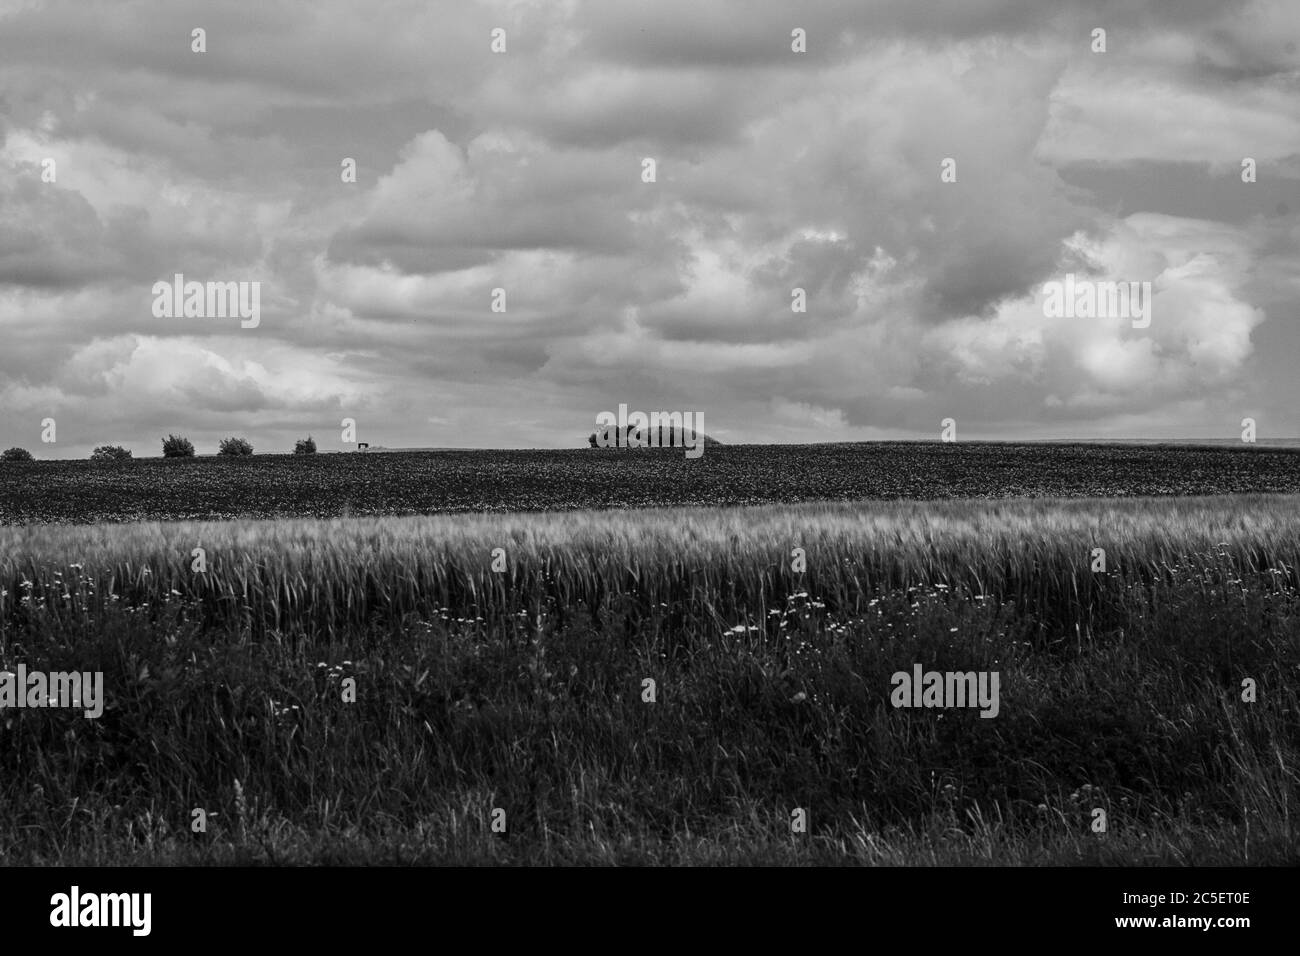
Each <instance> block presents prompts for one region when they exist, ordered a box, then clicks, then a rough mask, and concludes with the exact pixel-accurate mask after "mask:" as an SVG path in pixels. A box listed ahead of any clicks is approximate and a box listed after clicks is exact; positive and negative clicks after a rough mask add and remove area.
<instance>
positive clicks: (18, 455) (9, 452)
mask: <svg viewBox="0 0 1300 956" xmlns="http://www.w3.org/2000/svg"><path fill="white" fill-rule="evenodd" d="M35 460H36V459H35V458H33V457H32V453H31V452H29V451H28V450H27V449H26V448H6V449H5V450H4V451H2V452H0V461H35Z"/></svg>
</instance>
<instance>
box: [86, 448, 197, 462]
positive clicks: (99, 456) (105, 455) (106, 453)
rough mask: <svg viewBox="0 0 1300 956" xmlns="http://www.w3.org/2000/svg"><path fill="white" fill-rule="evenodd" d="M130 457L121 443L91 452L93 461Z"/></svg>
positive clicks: (119, 459) (118, 459)
mask: <svg viewBox="0 0 1300 956" xmlns="http://www.w3.org/2000/svg"><path fill="white" fill-rule="evenodd" d="M165 451H166V449H165V448H164V452H165ZM191 454H193V452H192V451H191ZM130 457H131V452H130V451H129V450H128V449H126V448H123V447H122V446H121V445H100V446H99V447H98V448H96V449H95V450H94V451H92V452H91V453H90V460H91V461H126V460H127V459H129V458H130Z"/></svg>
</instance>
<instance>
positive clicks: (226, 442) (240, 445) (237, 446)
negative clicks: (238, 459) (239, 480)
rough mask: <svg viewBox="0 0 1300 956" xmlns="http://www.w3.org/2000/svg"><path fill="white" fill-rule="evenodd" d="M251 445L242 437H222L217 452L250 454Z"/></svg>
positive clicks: (251, 450)
mask: <svg viewBox="0 0 1300 956" xmlns="http://www.w3.org/2000/svg"><path fill="white" fill-rule="evenodd" d="M252 453H253V446H252V445H250V444H249V443H248V441H247V440H246V439H243V438H223V439H221V447H220V449H219V450H218V454H222V455H251V454H252Z"/></svg>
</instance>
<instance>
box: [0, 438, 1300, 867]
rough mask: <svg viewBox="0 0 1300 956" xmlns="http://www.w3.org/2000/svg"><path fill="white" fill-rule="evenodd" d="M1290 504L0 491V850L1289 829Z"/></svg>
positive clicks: (963, 844) (1164, 853) (327, 853)
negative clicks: (470, 511)
mask: <svg viewBox="0 0 1300 956" xmlns="http://www.w3.org/2000/svg"><path fill="white" fill-rule="evenodd" d="M713 453H714V452H713V450H711V451H710V452H709V455H713ZM708 459H709V456H708V455H706V459H705V460H708ZM200 464H206V463H200ZM371 464H372V461H371V460H366V461H364V462H362V463H360V464H357V465H352V464H350V463H349V465H348V466H347V467H357V468H361V467H368V466H370V465H371ZM36 467H44V466H36ZM957 477H958V476H957V474H956V473H954V478H955V479H956V478H957ZM1261 480H1264V479H1261ZM1298 506H1300V497H1297V496H1294V495H1262V494H1244V495H1235V496H1216V497H1204V498H1130V499H1122V500H1121V499H1107V500H1087V499H1078V500H1061V499H1043V500H1018V501H939V502H911V501H895V502H882V501H876V502H859V503H852V504H846V503H818V504H781V505H768V506H759V507H743V508H680V509H660V510H618V511H589V512H557V513H540V514H514V515H492V514H486V515H482V514H481V515H441V516H439V515H433V516H424V517H378V518H342V519H332V520H279V521H253V520H244V521H235V522H170V523H154V522H146V523H139V524H133V525H129V526H122V525H108V524H98V525H88V526H76V525H65V526H44V527H41V526H35V525H27V526H16V525H13V526H6V527H0V665H4V666H7V667H9V668H10V669H11V670H12V669H13V667H14V666H15V665H16V663H18V662H23V663H25V664H26V665H27V666H28V668H30V669H36V668H42V669H46V670H74V669H75V670H83V671H84V670H99V671H103V673H104V680H105V686H106V689H107V698H108V699H107V705H106V709H105V712H104V714H103V716H102V717H101V718H100V719H98V720H88V719H85V718H84V717H82V716H81V715H80V712H69V711H65V710H57V709H44V710H42V709H24V710H5V711H0V807H3V808H4V812H3V814H0V863H11V864H12V863H53V862H59V863H92V864H95V863H234V862H244V863H248V862H265V863H331V862H347V863H507V862H508V863H737V862H745V863H831V864H834V863H866V864H898V863H909V864H926V863H936V864H950V863H993V864H1021V863H1028V864H1047V863H1053V864H1057V863H1101V864H1129V865H1131V864H1145V863H1172V864H1201V865H1203V864H1243V863H1245V864H1291V865H1294V864H1295V863H1297V862H1300V850H1298V847H1300V840H1297V833H1296V816H1297V809H1300V804H1297V796H1298V795H1300V789H1298V786H1300V700H1298V699H1297V687H1298V686H1300V603H1298V601H1297V598H1298V589H1300V578H1298V569H1300V507H1298ZM196 548H202V549H203V554H204V560H205V562H206V570H203V571H195V570H194V566H195V557H194V549H196ZM1097 548H1101V549H1104V550H1105V556H1106V570H1104V571H1100V570H1094V562H1095V561H1096V555H1095V552H1094V549H1097ZM495 549H502V551H503V552H504V553H503V554H502V553H501V552H497V554H496V555H495V556H494V551H495ZM795 549H802V551H803V558H804V561H806V568H805V569H803V570H797V568H800V567H803V565H801V564H799V563H797V558H798V555H797V553H796V551H795ZM494 561H495V563H496V566H497V567H504V570H493V565H494ZM915 664H921V665H923V666H924V667H925V668H926V669H939V670H961V671H971V670H973V671H987V670H992V671H997V672H999V674H1000V677H1001V704H1000V709H999V713H998V715H997V716H996V717H995V718H992V719H983V718H980V717H979V716H978V715H977V713H976V712H975V711H973V710H960V709H948V710H942V709H928V710H927V709H920V710H909V709H896V708H894V707H893V706H891V704H890V691H891V674H892V673H894V672H896V671H910V670H911V669H912V667H913V665H915ZM1247 679H1249V680H1250V681H1253V682H1254V687H1255V699H1254V700H1253V702H1247V701H1245V700H1243V681H1245V680H1247ZM647 680H649V681H653V682H654V683H653V690H654V700H653V702H650V701H649V700H648V699H647V689H648V688H649V687H650V686H651V685H647V684H646V683H645V682H646V681H647ZM349 688H353V689H354V699H353V700H348V699H347V698H348V697H349V693H350V692H349ZM796 808H801V809H803V810H804V811H805V812H806V819H807V831H806V832H803V833H796V832H792V830H791V819H792V813H793V812H794V811H795V810H796ZM196 809H202V810H204V811H206V814H207V816H206V832H201V833H195V832H194V830H193V821H194V820H195V814H194V811H195V810H196ZM497 810H500V811H504V815H503V816H502V815H500V814H495V813H494V811H497ZM1098 810H1102V811H1104V813H1105V820H1106V828H1105V831H1104V832H1097V831H1096V830H1095V829H1094V826H1095V822H1096V820H1097V819H1098V816H1097V811H1098ZM494 820H497V821H498V822H501V823H504V825H505V832H504V833H498V832H493V828H492V823H493V821H494Z"/></svg>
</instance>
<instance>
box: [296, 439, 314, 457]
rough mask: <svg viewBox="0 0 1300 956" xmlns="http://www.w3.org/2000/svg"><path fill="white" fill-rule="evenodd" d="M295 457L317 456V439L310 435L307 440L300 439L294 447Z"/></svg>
mask: <svg viewBox="0 0 1300 956" xmlns="http://www.w3.org/2000/svg"><path fill="white" fill-rule="evenodd" d="M293 453H294V454H295V455H314V454H316V439H314V438H312V437H311V436H310V435H308V436H307V437H306V438H299V439H298V440H297V441H296V442H295V443H294V446H293Z"/></svg>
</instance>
